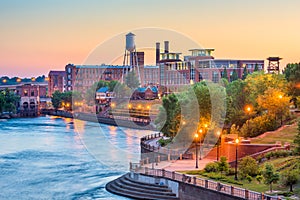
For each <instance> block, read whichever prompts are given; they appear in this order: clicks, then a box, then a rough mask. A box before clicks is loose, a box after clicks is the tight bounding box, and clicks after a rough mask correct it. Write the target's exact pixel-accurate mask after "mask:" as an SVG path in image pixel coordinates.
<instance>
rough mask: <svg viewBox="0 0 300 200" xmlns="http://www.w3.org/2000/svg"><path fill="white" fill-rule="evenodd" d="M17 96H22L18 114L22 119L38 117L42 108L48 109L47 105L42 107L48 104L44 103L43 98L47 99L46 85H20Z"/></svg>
mask: <svg viewBox="0 0 300 200" xmlns="http://www.w3.org/2000/svg"><path fill="white" fill-rule="evenodd" d="M16 94H17V95H19V96H20V102H19V104H18V113H20V115H21V116H22V117H35V116H38V115H39V111H40V109H41V107H46V105H42V104H43V103H46V102H45V101H42V98H46V86H45V85H34V84H23V85H19V86H17V87H16ZM42 102H43V103H42Z"/></svg>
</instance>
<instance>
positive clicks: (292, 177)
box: [280, 170, 299, 192]
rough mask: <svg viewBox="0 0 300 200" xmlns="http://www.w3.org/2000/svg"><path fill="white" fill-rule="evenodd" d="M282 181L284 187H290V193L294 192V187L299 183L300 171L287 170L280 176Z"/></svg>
mask: <svg viewBox="0 0 300 200" xmlns="http://www.w3.org/2000/svg"><path fill="white" fill-rule="evenodd" d="M280 180H281V183H282V184H283V185H284V186H290V192H293V185H295V184H296V183H297V182H298V181H299V171H298V170H285V171H283V172H282V173H281V174H280Z"/></svg>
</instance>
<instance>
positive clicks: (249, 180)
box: [246, 175, 252, 183]
mask: <svg viewBox="0 0 300 200" xmlns="http://www.w3.org/2000/svg"><path fill="white" fill-rule="evenodd" d="M246 179H247V181H248V182H249V183H251V182H252V177H251V176H249V175H247V176H246Z"/></svg>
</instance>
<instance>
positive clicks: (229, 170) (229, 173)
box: [226, 168, 235, 176]
mask: <svg viewBox="0 0 300 200" xmlns="http://www.w3.org/2000/svg"><path fill="white" fill-rule="evenodd" d="M234 174H235V170H234V169H233V168H229V169H228V171H227V173H226V175H227V176H232V175H234Z"/></svg>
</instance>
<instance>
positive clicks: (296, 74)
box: [284, 63, 300, 97]
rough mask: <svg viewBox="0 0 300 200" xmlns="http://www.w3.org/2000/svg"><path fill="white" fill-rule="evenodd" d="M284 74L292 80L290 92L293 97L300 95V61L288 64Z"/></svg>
mask: <svg viewBox="0 0 300 200" xmlns="http://www.w3.org/2000/svg"><path fill="white" fill-rule="evenodd" d="M284 75H285V78H286V79H287V81H289V82H290V88H289V94H290V95H291V96H293V97H296V96H299V95H300V87H299V83H300V63H289V64H287V66H286V68H285V70H284Z"/></svg>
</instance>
